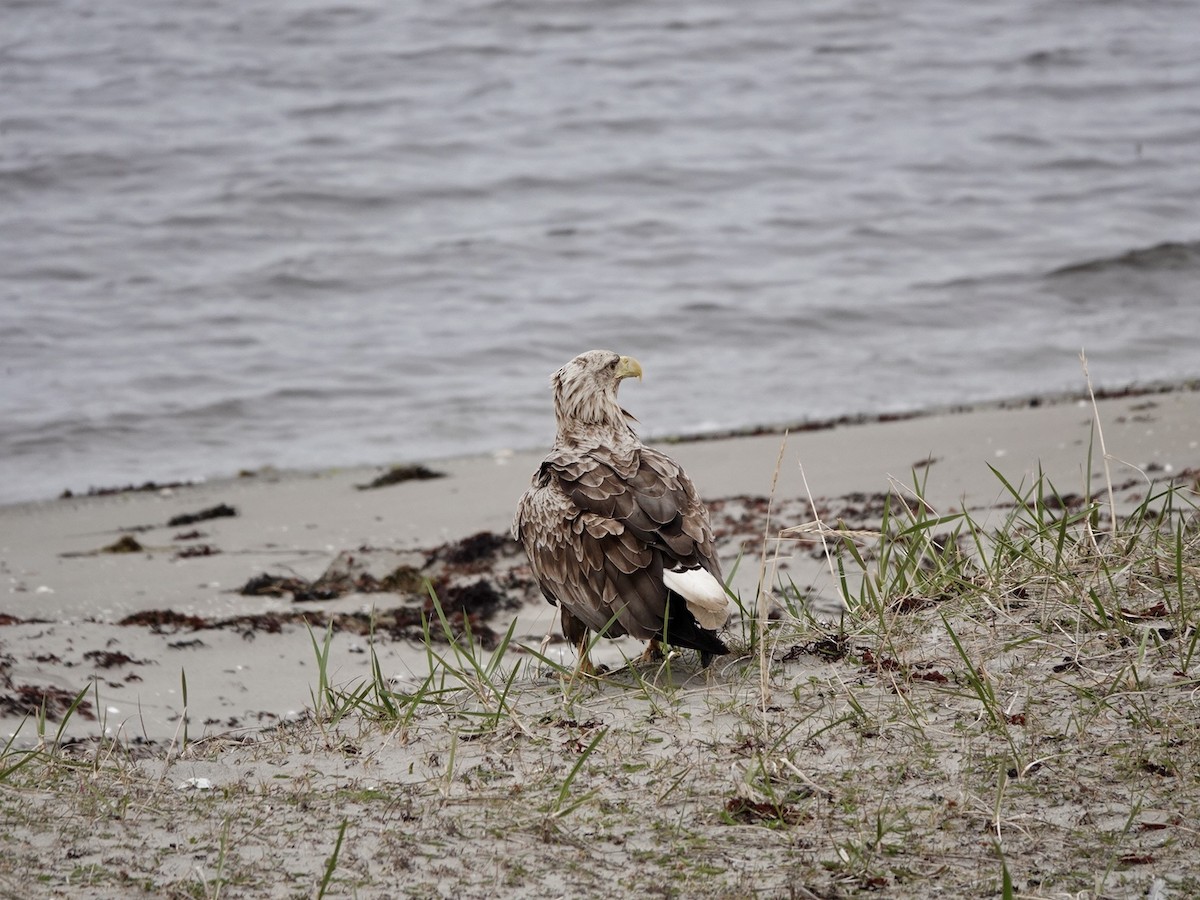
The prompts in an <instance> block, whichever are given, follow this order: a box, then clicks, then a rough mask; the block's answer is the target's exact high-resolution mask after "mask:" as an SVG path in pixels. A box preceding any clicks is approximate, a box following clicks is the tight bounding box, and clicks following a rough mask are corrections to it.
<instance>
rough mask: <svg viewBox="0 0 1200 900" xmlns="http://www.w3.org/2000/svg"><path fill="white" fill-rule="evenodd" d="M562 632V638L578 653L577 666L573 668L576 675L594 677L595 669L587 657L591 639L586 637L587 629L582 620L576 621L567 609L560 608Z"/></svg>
mask: <svg viewBox="0 0 1200 900" xmlns="http://www.w3.org/2000/svg"><path fill="white" fill-rule="evenodd" d="M562 630H563V637H565V638H566V639H567V640H568V641H570V642H571V643H572V644H574V645H575V649H576V650H578V651H579V664H578V665H577V666H576V667H575V674H576V675H595V674H596V667H595V665H593V664H592V660H591V657H590V656H588V644H590V643H591V639H590V638H589V637H588V627H587V625H585V624H584V623H583V620H582V619H578V618H576V617H575V616H573V615H572V614H571V613H570V612H568V611H567V608H566V607H565V606H564V607H562Z"/></svg>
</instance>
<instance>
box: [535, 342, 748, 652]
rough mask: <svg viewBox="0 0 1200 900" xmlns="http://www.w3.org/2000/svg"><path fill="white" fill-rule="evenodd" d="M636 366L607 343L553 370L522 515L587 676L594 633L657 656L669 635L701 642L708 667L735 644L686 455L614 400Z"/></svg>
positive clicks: (541, 579)
mask: <svg viewBox="0 0 1200 900" xmlns="http://www.w3.org/2000/svg"><path fill="white" fill-rule="evenodd" d="M631 376H636V377H638V378H639V379H640V378H641V377H642V367H641V366H640V365H639V364H638V361H637V360H635V359H631V358H630V357H628V356H619V355H617V354H616V353H613V352H611V351H608V350H591V351H589V352H587V353H584V354H581V355H580V356H577V357H575V359H573V360H571V361H570V362H569V363H567V364H566V365H565V366H563V367H562V368H561V369H559V370H558V371H557V372H555V373H554V375H553V377H552V378H551V380H550V383H551V385H552V386H553V388H554V412H555V416H556V418H557V420H558V433H557V435H556V437H555V440H554V449H553V450H551V451H550V455H549V456H547V457H546V458H545V460H543V462H542V464H541V466H539V467H538V470H537V472H536V473H535V474H534V476H533V483H532V484H531V485H530V487H529V490H527V491H526V492H525V494H524V495H523V496H522V497H521V501H520V503H519V504H518V506H517V516H516V519H515V520H514V522H513V534H514V536H515V537H516V538H517V540H519V541H520V542H521V544H522V545H523V546H524V547H525V552H526V553H527V554H528V555H529V563H530V567H531V568H532V570H533V575H534V577H535V578H536V579H537V582H538V585H539V586H540V587H541V589H542V593H543V594H544V595H545V597H546V599H547V600H548V601H549V602H550V603H553V604H556V605H557V606H558V607H559V608H560V610H561V612H562V629H563V636H564V637H566V638H567V640H569V641H571V642H572V643H573V644H575V645H576V646H577V647H578V649H579V657H580V658H579V666H580V670H581V671H583V672H586V673H588V674H592V673H593V672H594V671H595V669H594V668H593V666H592V664H591V661H590V660H589V659H588V656H587V647H588V632H589V631H594V632H597V633H600V634H604V635H606V636H608V637H617V636H619V635H622V634H629V635H632V636H633V637H635V638H639V639H641V640H649V641H650V647H649V648H648V650H647V653H650V654H652V653H654V652H655V651H657V649H658V643H659V642H660V641H661V642H663V643H666V644H669V645H672V646H676V647H688V648H691V649H693V650H698V651H699V652H700V658H701V663H702V665H707V664H708V662H709V661H710V659H711V657H712V656H714V655H717V654H722V653H728V652H729V650H728V648H727V647H726V646H725V644H724V643H722V641H721V639H720V638H719V637H718V636H717V631H718V630H720V629H721V628H723V627H724V626H725V623H726V622H727V621H728V619H729V614H730V604H729V598H728V596H727V595H726V593H725V588H724V586H723V579H722V577H721V566H720V563H719V562H718V561H717V554H716V551H715V550H714V549H713V537H712V526H711V525H710V524H709V519H708V510H707V509H706V508H705V506H704V504H703V503H702V502H701V501H700V497H699V496H698V495H697V494H696V488H695V486H694V485H693V484H692V482H691V479H690V478H688V477H687V475H686V474H684V472H683V469H681V468H680V467H679V464H678V463H676V462H675V461H674V460H673V459H671V458H670V457H669V456H666V455H665V454H663V453H660V452H658V451H657V450H653V449H651V448H650V447H647V446H646V445H645V444H643V443H642V442H641V441H640V440H639V439H638V436H637V435H636V434H635V433H634V431H633V428H632V427H631V425H630V423H631V422H632V421H633V416H631V415H630V414H629V413H627V412H626V411H625V410H623V409H622V408H621V407H620V405H619V404H618V403H617V387H618V386H619V385H620V383H621V381H622V379H625V378H629V377H631Z"/></svg>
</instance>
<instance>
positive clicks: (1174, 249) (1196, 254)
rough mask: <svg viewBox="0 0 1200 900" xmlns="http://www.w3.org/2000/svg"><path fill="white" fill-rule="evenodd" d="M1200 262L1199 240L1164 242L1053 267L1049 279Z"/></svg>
mask: <svg viewBox="0 0 1200 900" xmlns="http://www.w3.org/2000/svg"><path fill="white" fill-rule="evenodd" d="M1198 265H1200V241H1165V242H1163V243H1161V244H1155V245H1154V246H1153V247H1142V248H1139V249H1136V250H1128V251H1126V252H1125V253H1122V254H1120V255H1119V256H1108V257H1101V258H1099V259H1090V260H1087V261H1086V262H1080V263H1071V264H1070V265H1067V266H1062V267H1060V268H1057V269H1054V270H1053V271H1051V272H1049V273H1048V274H1047V277H1048V278H1061V277H1064V276H1070V275H1083V274H1091V273H1095V272H1108V271H1113V270H1123V271H1128V270H1137V271H1157V270H1170V271H1178V270H1180V269H1191V268H1193V267H1196V266H1198Z"/></svg>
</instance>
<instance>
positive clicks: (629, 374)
mask: <svg viewBox="0 0 1200 900" xmlns="http://www.w3.org/2000/svg"><path fill="white" fill-rule="evenodd" d="M623 378H637V380H638V381H641V380H642V364H641V363H639V362H638V361H637V360H636V359H634V358H633V357H632V356H622V357H621V359H620V361H619V362H618V363H617V380H618V381H620V380H621V379H623Z"/></svg>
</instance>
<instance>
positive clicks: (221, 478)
mask: <svg viewBox="0 0 1200 900" xmlns="http://www.w3.org/2000/svg"><path fill="white" fill-rule="evenodd" d="M1197 391H1200V377H1189V378H1182V379H1179V380H1174V381H1151V382H1131V383H1129V384H1126V385H1123V386H1119V387H1106V388H1097V389H1096V390H1095V399H1096V400H1097V401H1103V400H1116V399H1128V398H1137V397H1150V396H1157V395H1160V394H1172V393H1177V392H1181V393H1194V392H1197ZM1082 402H1087V403H1090V402H1091V397H1090V396H1089V394H1088V392H1087V390H1086V389H1085V390H1076V391H1060V392H1051V393H1045V394H1023V395H1016V396H1011V397H1002V398H998V399H993V400H981V401H977V402H968V403H950V404H943V405H938V406H931V407H920V408H915V409H904V410H896V411H892V412H874V413H872V412H858V413H845V414H843V415H839V416H835V417H826V418H820V419H797V420H794V421H791V422H776V423H767V424H760V425H747V426H743V427H735V428H717V429H714V430H712V431H698V432H678V433H666V434H662V435H651V436H649V437H647V436H645V435H643V436H642V438H643V440H644V441H646V443H648V444H662V445H668V446H677V445H680V444H694V443H702V442H707V441H722V440H729V439H735V438H745V437H764V436H770V435H777V436H782V435H783V434H792V435H799V434H804V433H809V432H816V431H828V430H831V429H836V428H847V427H855V426H859V425H878V424H886V423H889V422H902V421H908V420H912V419H924V418H929V417H931V416H957V415H970V414H972V413H977V412H987V411H996V410H1009V409H1026V408H1039V407H1043V406H1062V405H1065V404H1071V403H1082ZM538 452H541V453H543V454H544V453H545V449H542V450H541V451H539V450H538V448H536V447H518V448H510V447H505V448H497V449H494V450H492V451H489V452H480V453H468V454H461V455H450V456H433V457H422V458H420V459H419V460H417V459H415V458H413V459H409V458H407V457H406V458H404V461H403V462H397V461H395V460H392V461H390V462H378V463H369V462H357V463H348V464H339V465H331V466H317V467H306V468H276V467H274V466H262V467H258V468H245V467H243V468H240V469H239V470H238V471H237V473H235V474H230V473H224V474H217V475H213V476H211V477H205V478H199V479H193V480H182V481H162V482H158V481H155V480H153V479H148V480H146V481H145V482H142V483H141V484H135V483H129V484H124V485H101V486H92V487H89V488H88V489H87V490H80V491H74V490H72V489H70V488H64V489H63V490H62V491H61V492H59V493H58V494H57V495H54V496H44V497H40V498H30V499H25V500H16V501H12V502H6V503H0V510H3V509H6V508H9V507H24V506H31V505H39V504H45V503H53V502H54V501H57V500H72V499H81V498H93V497H109V496H117V495H122V494H136V493H154V492H157V491H163V490H186V489H189V488H197V487H202V486H204V485H206V484H212V483H223V482H228V481H233V480H238V479H243V478H257V477H275V476H278V477H287V476H293V477H294V476H304V475H317V474H321V473H325V472H341V471H356V472H367V471H370V470H375V471H380V470H383V471H386V470H388V469H390V468H395V467H401V466H413V467H417V466H423V465H429V466H431V467H432V468H434V469H435V470H436V467H437V466H438V465H439V464H444V463H448V462H456V461H463V460H467V461H475V460H488V459H495V458H497V457H500V456H526V455H529V454H536V453H538Z"/></svg>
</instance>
